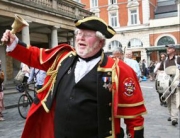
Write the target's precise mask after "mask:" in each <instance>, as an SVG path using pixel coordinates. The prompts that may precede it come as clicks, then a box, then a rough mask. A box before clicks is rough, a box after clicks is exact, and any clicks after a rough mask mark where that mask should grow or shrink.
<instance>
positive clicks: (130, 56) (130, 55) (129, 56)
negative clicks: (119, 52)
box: [126, 51, 132, 59]
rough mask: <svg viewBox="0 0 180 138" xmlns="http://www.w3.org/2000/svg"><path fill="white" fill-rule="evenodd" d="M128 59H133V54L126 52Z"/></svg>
mask: <svg viewBox="0 0 180 138" xmlns="http://www.w3.org/2000/svg"><path fill="white" fill-rule="evenodd" d="M126 58H130V59H131V58H132V52H131V51H127V52H126Z"/></svg>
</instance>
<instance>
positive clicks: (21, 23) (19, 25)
mask: <svg viewBox="0 0 180 138" xmlns="http://www.w3.org/2000/svg"><path fill="white" fill-rule="evenodd" d="M25 26H29V24H28V23H27V22H26V21H25V20H24V19H23V18H22V17H20V16H19V15H17V14H15V20H14V22H13V24H12V25H11V28H12V30H11V33H12V34H16V33H17V32H20V31H21V30H22V29H23V27H25ZM6 43H7V42H2V45H6Z"/></svg>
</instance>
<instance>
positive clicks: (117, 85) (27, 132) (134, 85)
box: [8, 44, 146, 138]
mask: <svg viewBox="0 0 180 138" xmlns="http://www.w3.org/2000/svg"><path fill="white" fill-rule="evenodd" d="M32 53H33V54H32ZM8 54H9V55H10V56H12V57H13V58H16V59H18V60H20V61H21V62H24V63H25V64H27V65H29V66H31V67H35V68H39V69H42V70H45V71H47V77H46V79H45V84H44V86H43V88H42V89H40V90H39V91H38V98H39V99H40V100H41V102H40V103H39V104H38V105H35V104H33V105H32V107H31V109H30V111H29V113H28V117H27V119H26V123H25V127H24V131H23V133H22V138H54V107H55V101H53V102H52V106H51V108H49V107H48V106H47V105H46V102H47V97H48V96H50V95H51V94H53V93H52V92H53V88H54V83H55V81H56V75H57V72H58V68H61V62H62V61H63V60H65V59H66V58H68V57H69V56H72V55H73V56H76V52H75V51H74V49H73V48H72V47H70V46H69V45H66V44H62V45H59V46H57V47H55V48H53V49H49V50H45V49H39V48H37V47H32V46H30V47H28V48H25V47H22V46H21V45H19V44H18V45H17V47H16V48H15V49H14V50H13V51H12V52H9V53H8ZM104 56H105V55H104V54H103V55H102V61H104ZM104 63H105V64H104V65H103V66H99V67H98V69H97V70H98V71H104V72H106V71H111V72H112V85H111V86H108V88H109V90H110V91H112V96H113V99H112V105H110V106H112V107H113V108H112V131H110V132H109V133H110V134H112V136H111V138H115V135H116V134H118V133H119V132H120V119H121V118H124V119H125V123H126V125H127V129H128V132H129V133H130V135H131V136H132V137H131V138H138V137H135V136H134V135H135V131H136V130H142V129H143V124H144V118H143V117H142V115H143V114H145V113H146V108H145V106H144V99H143V96H142V92H141V88H140V86H139V83H138V80H137V77H136V74H135V72H134V71H133V70H132V69H131V68H130V67H129V66H128V65H126V64H125V63H123V62H122V61H114V60H113V59H112V58H110V57H108V58H107V60H106V61H105V62H104Z"/></svg>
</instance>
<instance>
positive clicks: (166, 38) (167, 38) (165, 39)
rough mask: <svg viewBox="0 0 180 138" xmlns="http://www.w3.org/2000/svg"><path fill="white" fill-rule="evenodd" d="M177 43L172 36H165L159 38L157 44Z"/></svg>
mask: <svg viewBox="0 0 180 138" xmlns="http://www.w3.org/2000/svg"><path fill="white" fill-rule="evenodd" d="M167 44H175V42H174V40H173V39H172V38H171V37H170V36H163V37H161V38H160V39H159V41H158V43H157V45H158V46H159V45H167Z"/></svg>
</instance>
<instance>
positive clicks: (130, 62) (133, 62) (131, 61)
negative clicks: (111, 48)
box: [124, 58, 141, 78]
mask: <svg viewBox="0 0 180 138" xmlns="http://www.w3.org/2000/svg"><path fill="white" fill-rule="evenodd" d="M124 62H125V63H126V64H127V65H129V66H130V67H131V68H132V69H133V70H134V71H135V72H136V75H137V77H138V78H140V76H141V70H140V66H139V63H138V62H137V61H136V60H134V59H129V58H124Z"/></svg>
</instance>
